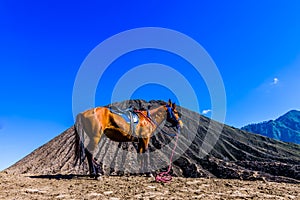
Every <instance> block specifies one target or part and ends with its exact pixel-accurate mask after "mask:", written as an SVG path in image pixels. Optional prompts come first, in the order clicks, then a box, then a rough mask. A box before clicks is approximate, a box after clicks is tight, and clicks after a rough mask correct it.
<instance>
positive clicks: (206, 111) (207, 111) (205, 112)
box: [202, 109, 211, 115]
mask: <svg viewBox="0 0 300 200" xmlns="http://www.w3.org/2000/svg"><path fill="white" fill-rule="evenodd" d="M209 112H211V110H210V109H207V110H202V114H203V115H206V114H208V113H209Z"/></svg>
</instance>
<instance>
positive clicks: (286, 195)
mask: <svg viewBox="0 0 300 200" xmlns="http://www.w3.org/2000/svg"><path fill="white" fill-rule="evenodd" d="M0 199H1V200H4V199H22V200H25V199H30V200H32V199H111V200H117V199H300V185H299V184H287V183H273V182H264V181H242V180H226V179H204V178H203V179H202V178H200V179H191V178H173V180H172V182H171V183H168V184H162V183H156V182H155V181H154V178H148V177H107V176H104V177H102V178H101V179H100V180H93V179H90V178H88V177H73V176H38V177H35V178H32V177H29V176H26V175H17V176H13V175H8V174H5V173H3V172H1V173H0Z"/></svg>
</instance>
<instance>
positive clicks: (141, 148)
mask: <svg viewBox="0 0 300 200" xmlns="http://www.w3.org/2000/svg"><path fill="white" fill-rule="evenodd" d="M148 145H149V139H148V138H145V139H144V138H143V139H140V141H139V144H138V162H139V165H140V166H139V173H140V174H141V175H143V174H146V175H150V174H151V173H150V171H149V162H148V159H149V151H148Z"/></svg>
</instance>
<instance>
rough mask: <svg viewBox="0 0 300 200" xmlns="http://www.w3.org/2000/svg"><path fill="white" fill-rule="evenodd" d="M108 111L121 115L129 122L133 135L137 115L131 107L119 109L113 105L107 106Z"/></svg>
mask: <svg viewBox="0 0 300 200" xmlns="http://www.w3.org/2000/svg"><path fill="white" fill-rule="evenodd" d="M108 109H109V110H110V112H112V113H114V114H117V115H119V116H121V117H122V118H123V119H124V120H125V121H126V122H127V123H128V124H130V131H129V133H130V134H131V135H135V129H136V125H137V124H138V123H139V116H138V114H137V113H135V112H134V111H133V108H131V107H130V108H127V109H120V108H118V107H115V106H111V107H109V108H108Z"/></svg>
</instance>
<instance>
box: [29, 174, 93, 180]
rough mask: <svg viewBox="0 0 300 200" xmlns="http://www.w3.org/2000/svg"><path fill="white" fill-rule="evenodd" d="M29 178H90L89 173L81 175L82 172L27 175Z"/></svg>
mask: <svg viewBox="0 0 300 200" xmlns="http://www.w3.org/2000/svg"><path fill="white" fill-rule="evenodd" d="M29 178H40V179H56V180H71V179H91V178H90V176H89V175H82V174H55V175H35V176H29ZM91 180H92V179H91Z"/></svg>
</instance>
